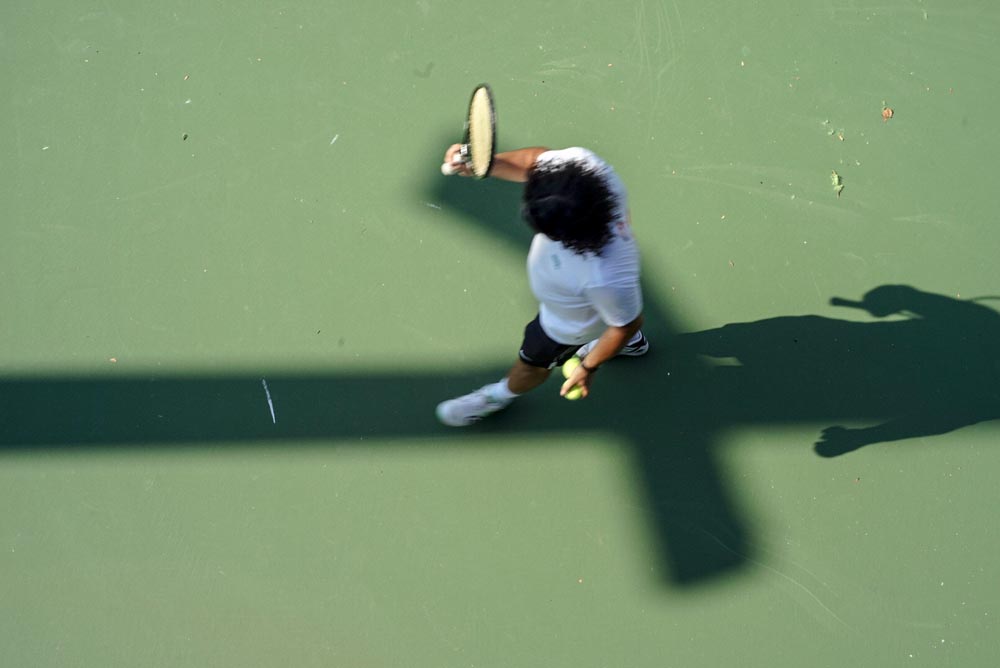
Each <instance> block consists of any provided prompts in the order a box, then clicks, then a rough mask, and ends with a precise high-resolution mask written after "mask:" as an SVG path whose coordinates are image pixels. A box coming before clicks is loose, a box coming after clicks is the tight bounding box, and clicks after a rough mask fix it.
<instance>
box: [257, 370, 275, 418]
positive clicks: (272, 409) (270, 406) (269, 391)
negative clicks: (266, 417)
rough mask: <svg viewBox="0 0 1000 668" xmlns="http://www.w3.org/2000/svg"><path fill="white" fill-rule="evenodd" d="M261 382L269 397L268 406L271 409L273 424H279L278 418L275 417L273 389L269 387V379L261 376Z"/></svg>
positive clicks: (266, 395) (265, 394)
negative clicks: (272, 399)
mask: <svg viewBox="0 0 1000 668" xmlns="http://www.w3.org/2000/svg"><path fill="white" fill-rule="evenodd" d="M260 384H261V385H263V386H264V396H265V397H267V407H268V409H269V410H270V411H271V422H272V423H273V424H278V419H277V418H276V417H274V402H273V401H271V390H269V389H267V381H266V380H265V379H263V378H261V379H260Z"/></svg>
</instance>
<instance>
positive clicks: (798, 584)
mask: <svg viewBox="0 0 1000 668" xmlns="http://www.w3.org/2000/svg"><path fill="white" fill-rule="evenodd" d="M699 531H700V532H701V533H703V534H705V535H706V536H708V537H709V538H711V539H712V540H713V541H715V542H716V543H718V544H719V545H720V546H721V547H722V548H723V549H724V550H726V551H728V552H731V553H733V554H735V555H736V556H738V557H740V558H741V559H745V560H746V561H747V562H748V563H751V564H755V565H757V566H760V567H761V568H763V569H765V570H768V571H770V572H771V573H774V574H775V575H777V576H778V577H781V578H784V579H785V580H787V581H788V582H790V583H792V584H793V585H795V586H796V587H798V588H799V589H801V590H802V591H804V592H805V593H806V594H808V595H809V598H811V599H812V600H813V601H815V602H816V605H818V606H819V607H820V608H822V609H823V610H825V611H826V612H827V614H829V615H830V616H831V617H833V618H834V619H835V620H837V621H838V622H840V623H841V625H843V626H844V627H845V628H847V629H850V630H851V631H856V630H857V629H855V628H854V627H853V626H851V625H850V624H848V623H847V622H845V621H844V620H843V619H842V618H841V617H840V615H838V614H837V613H836V612H834V611H833V610H831V609H830V608H829V606H827V605H826V604H825V603H823V601H822V600H821V599H820V598H819V596H817V595H816V594H814V593H813V591H812V590H811V589H809V587H807V586H805V585H804V584H802V583H801V582H799V581H798V580H796V579H795V578H793V577H792V576H790V575H788V574H787V573H784V572H782V571H780V570H778V569H777V568H774V567H773V566H769V565H768V564H765V563H764V562H762V561H758V560H756V559H754V558H753V557H751V556H750V555H748V554H743V553H742V552H739V551H737V550H734V549H733V548H731V547H729V546H728V545H726V544H725V543H724V542H723V541H721V540H720V539H719V538H718V537H717V536H715V535H714V534H712V533H711V532H709V531H706V530H705V529H699ZM802 570H804V571H805V572H806V573H809V574H810V575H811V576H812V577H816V576H815V575H814V574H813V573H810V572H809V571H808V570H806V569H804V568H803V569H802Z"/></svg>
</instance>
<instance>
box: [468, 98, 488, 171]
mask: <svg viewBox="0 0 1000 668" xmlns="http://www.w3.org/2000/svg"><path fill="white" fill-rule="evenodd" d="M493 141H494V114H493V104H492V102H491V100H490V93H489V91H488V90H487V89H486V88H485V87H483V88H479V89H477V90H476V92H475V94H474V95H473V96H472V102H471V104H470V105H469V160H470V166H471V168H472V172H473V173H474V174H475V175H476V176H478V177H480V178H482V177H484V176H486V174H487V173H488V172H489V170H490V166H491V164H492V162H493Z"/></svg>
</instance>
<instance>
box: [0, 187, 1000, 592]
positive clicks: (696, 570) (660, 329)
mask: <svg viewBox="0 0 1000 668" xmlns="http://www.w3.org/2000/svg"><path fill="white" fill-rule="evenodd" d="M469 185H470V184H468V183H462V182H458V181H457V180H448V181H444V182H443V183H442V184H440V185H437V186H435V188H436V190H435V192H433V193H432V194H431V195H430V196H432V197H434V198H435V199H434V201H440V202H445V203H447V205H448V206H449V207H450V208H454V209H457V210H459V211H466V212H468V213H469V214H470V216H472V217H473V218H475V219H476V220H477V224H482V225H486V226H489V229H493V230H495V231H496V233H497V234H498V236H499V237H500V238H502V239H504V240H507V241H511V242H513V243H517V244H518V245H519V246H524V247H526V244H527V239H528V237H529V233H528V232H527V230H525V229H522V228H521V227H520V226H519V225H518V224H517V223H516V215H515V214H514V213H512V212H516V210H517V196H518V191H517V190H516V189H512V188H509V187H507V186H508V185H509V184H489V183H484V184H479V187H477V188H470V187H469ZM640 232H641V230H640ZM644 259H645V262H646V263H647V266H648V265H650V264H651V263H655V262H656V258H651V257H646V258H644ZM518 269H519V268H518ZM512 271H517V269H512ZM522 280H523V279H522ZM651 294H655V291H649V290H647V295H651ZM833 303H834V304H836V305H840V306H845V307H853V308H858V309H863V310H865V311H868V312H869V313H870V314H871V315H873V316H877V317H880V318H881V317H886V316H890V315H893V314H896V315H897V317H896V318H893V319H890V320H885V321H881V320H880V321H875V322H856V321H849V320H839V319H833V318H825V317H819V316H788V317H777V318H772V319H768V320H762V321H759V322H752V323H740V324H731V325H726V326H725V327H721V328H719V329H714V330H709V331H703V332H694V333H682V332H681V329H680V328H679V327H678V326H676V325H675V324H674V323H673V322H672V321H671V318H670V316H669V313H668V311H667V309H666V308H665V307H664V306H663V304H660V303H657V302H656V301H655V300H650V301H648V302H647V309H646V317H647V325H646V327H645V330H646V331H647V333H648V335H649V336H650V338H651V341H652V342H653V345H654V351H653V352H651V353H650V354H649V355H648V356H647V357H645V358H642V359H635V360H633V359H621V360H615V361H614V362H613V363H611V364H609V365H608V366H607V369H606V370H605V371H602V374H601V378H600V381H599V385H598V386H596V390H595V394H594V397H593V398H591V399H587V400H586V401H582V402H573V403H571V402H566V401H563V400H561V399H559V398H558V397H557V396H556V394H555V390H554V388H551V391H548V392H546V391H544V390H543V391H542V392H540V393H538V394H537V396H531V397H526V398H524V399H521V400H519V401H518V402H517V403H516V404H515V405H514V406H512V407H511V408H510V409H508V411H506V412H504V413H500V414H497V415H495V416H492V417H491V418H490V419H489V420H487V421H484V422H483V423H481V424H480V425H477V426H475V427H472V428H470V429H467V430H463V431H461V432H456V431H455V430H452V429H449V428H446V427H442V426H441V425H439V424H438V423H437V422H436V420H435V418H434V415H433V408H434V405H435V404H436V403H437V402H438V401H439V400H441V399H443V398H448V397H451V396H454V395H456V394H460V393H464V392H466V391H468V390H469V389H471V388H474V387H477V386H478V384H481V383H483V382H488V381H492V380H495V379H496V378H498V377H499V376H500V375H501V374H502V373H503V371H505V368H501V367H495V368H481V369H460V370H454V371H447V372H441V373H431V374H420V373H413V374H383V373H353V374H352V373H344V374H333V375H313V376H310V375H306V374H297V375H293V374H286V375H270V376H268V378H267V382H268V385H269V388H270V391H271V393H272V394H273V395H274V400H275V404H276V405H277V407H278V415H279V419H278V421H277V423H276V424H275V423H272V420H271V417H270V415H269V414H268V412H267V410H266V407H265V404H264V392H263V388H262V385H261V379H260V378H259V377H252V376H249V375H237V374H234V375H225V376H199V375H189V376H180V375H173V376H171V375H162V376H161V375H157V376H155V377H129V378H110V377H45V378H35V377H22V378H4V379H0V407H2V416H0V449H2V451H0V455H2V454H3V453H11V452H18V451H20V452H24V451H31V450H36V449H40V448H56V447H58V448H82V447H107V446H125V445H128V446H141V445H144V444H158V445H159V444H193V443H205V442H213V443H219V444H224V443H239V444H245V443H247V442H268V441H275V440H295V439H299V440H303V439H322V440H324V441H334V442H336V443H337V444H338V447H359V446H360V447H366V444H367V443H370V442H371V441H372V440H374V439H380V440H381V439H397V438H413V439H419V442H420V446H419V447H447V446H448V445H449V444H450V443H455V442H457V440H456V435H457V434H459V433H460V435H461V438H462V439H467V438H469V437H470V434H473V435H474V434H476V433H488V434H498V433H499V434H504V435H506V436H508V437H510V438H516V437H517V435H518V434H531V435H538V434H546V433H582V432H588V431H591V432H612V433H615V434H616V435H618V436H619V437H620V438H621V439H623V440H624V441H625V442H627V443H628V447H629V448H631V451H632V455H633V461H634V466H635V474H636V479H637V481H638V483H639V484H638V486H639V487H641V489H642V490H643V493H644V495H645V498H646V501H647V505H646V508H647V513H646V514H647V516H648V520H649V524H650V526H651V528H652V532H653V534H654V535H655V536H656V538H657V542H658V544H659V546H660V555H661V560H660V563H658V564H654V565H653V566H656V567H658V570H659V572H660V573H661V574H662V575H663V577H664V579H665V581H666V582H667V583H669V584H672V585H675V586H686V585H693V584H698V583H701V582H704V581H706V580H709V579H712V578H714V577H717V576H719V575H721V574H724V573H726V572H731V571H733V570H736V569H739V568H740V567H742V566H744V565H745V564H747V563H748V562H749V560H750V559H752V556H753V555H752V554H751V547H750V545H752V541H751V540H749V536H747V535H746V532H747V529H746V525H745V523H744V521H743V519H742V517H741V512H740V509H739V508H738V507H736V505H735V504H734V503H733V500H732V498H731V496H730V493H729V491H728V485H727V482H726V480H725V477H724V475H723V473H722V468H721V467H720V466H719V465H718V462H717V458H718V456H719V454H718V452H717V449H718V448H717V441H718V438H719V434H720V433H722V432H723V431H726V430H730V429H735V428H740V427H747V426H760V425H765V426H766V425H784V424H789V423H805V424H812V423H816V424H819V425H822V424H824V423H828V422H830V421H841V420H844V421H848V420H849V421H874V422H877V424H876V426H871V427H866V428H862V429H845V428H841V427H837V426H832V427H829V428H827V429H825V430H824V431H823V432H822V434H821V436H820V437H819V440H818V443H817V444H816V445H815V447H816V449H817V452H818V453H819V454H820V455H823V456H835V455H838V454H843V453H845V452H848V451H850V450H854V449H857V448H858V447H861V446H863V445H868V444H872V443H878V442H884V441H892V440H899V439H904V438H910V437H914V436H926V435H933V434H940V433H944V432H947V431H950V430H953V429H957V428H959V427H961V426H964V425H969V424H973V423H977V422H981V421H984V420H992V419H996V418H997V417H1000V389H998V382H997V381H998V377H1000V316H998V314H997V313H996V312H995V311H993V310H992V309H990V308H988V307H986V306H984V305H983V304H982V303H980V302H976V301H968V300H960V299H952V298H949V297H945V296H942V295H937V294H932V293H928V292H922V291H919V290H916V289H914V288H911V287H906V286H882V287H879V288H876V289H874V290H872V291H871V292H869V293H868V294H867V295H865V296H864V297H863V298H862V299H861V300H860V301H857V302H854V301H849V300H845V299H834V300H833ZM532 315H533V314H525V317H526V319H527V318H530V317H531V316H532ZM899 315H901V316H902V318H901V319H900V318H899V317H898V316H899ZM521 324H522V323H515V324H514V325H513V326H512V331H513V332H517V331H518V330H519V328H520V326H521ZM516 343H517V341H516V340H512V348H514V347H516ZM713 360H714V361H713ZM720 361H721V362H722V363H719V362H720ZM366 439H368V440H367V441H366ZM803 445H804V446H806V447H808V445H810V444H803Z"/></svg>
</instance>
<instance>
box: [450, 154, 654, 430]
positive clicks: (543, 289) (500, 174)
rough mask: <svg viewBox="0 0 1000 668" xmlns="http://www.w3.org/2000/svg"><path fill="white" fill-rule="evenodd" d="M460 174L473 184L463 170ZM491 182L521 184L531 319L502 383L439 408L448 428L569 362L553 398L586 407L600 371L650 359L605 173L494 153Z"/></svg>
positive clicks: (631, 266) (595, 165)
mask: <svg viewBox="0 0 1000 668" xmlns="http://www.w3.org/2000/svg"><path fill="white" fill-rule="evenodd" d="M459 150H460V146H459V145H458V144H455V145H453V146H451V147H449V148H448V150H447V151H446V152H445V156H444V161H445V163H448V164H452V163H454V162H456V161H457V159H456V153H457V152H458V151H459ZM457 172H458V173H459V174H462V175H464V176H469V175H470V172H469V171H468V169H467V168H465V167H463V166H458V168H457ZM490 175H491V176H493V177H495V178H499V179H504V180H507V181H516V182H522V183H524V184H525V186H524V196H523V199H522V206H521V215H522V217H523V218H524V220H525V222H527V223H528V225H529V226H531V228H532V229H533V230H534V231H535V232H536V234H535V236H534V239H533V240H532V242H531V249H530V251H529V252H528V280H529V283H530V284H531V290H532V292H533V293H534V295H535V297H536V298H537V299H538V303H539V306H538V315H537V316H536V317H535V319H534V320H532V321H531V322H530V323H528V325H527V326H526V327H525V329H524V339H523V341H522V343H521V350H520V352H519V354H518V359H517V361H516V362H514V366H513V367H511V369H510V371H509V372H508V373H507V375H506V376H505V377H504V378H503V379H501V380H500V381H499V382H496V383H493V384H490V385H486V386H484V387H481V388H480V389H478V390H476V391H475V392H472V393H470V394H466V395H464V396H461V397H458V398H456V399H451V400H449V401H445V402H442V403H441V404H439V405H438V407H437V416H438V419H439V420H441V422H443V423H444V424H446V425H450V426H453V427H463V426H467V425H470V424H472V423H474V422H476V421H478V420H480V419H482V418H484V417H486V416H487V415H490V414H491V413H495V412H496V411H499V410H501V409H503V408H506V407H507V406H508V405H510V403H511V402H512V401H513V400H514V399H516V398H517V397H519V396H520V395H522V394H525V393H526V392H529V391H531V390H533V389H535V388H536V387H538V386H539V385H541V384H542V383H544V382H545V380H546V379H547V378H548V377H549V374H551V373H552V369H554V368H556V367H558V366H561V365H562V364H563V363H564V362H566V361H567V360H568V359H570V358H571V357H573V355H577V356H578V357H580V359H581V364H580V365H579V366H577V367H576V369H575V370H574V371H573V373H572V374H571V375H570V376H569V378H567V379H566V382H565V383H563V385H562V388H561V389H560V394H561V395H565V394H566V393H567V392H568V391H570V390H571V389H573V388H574V387H579V388H580V389H581V391H582V393H583V396H584V397H586V396H587V394H588V393H589V392H590V386H591V383H592V381H593V378H594V375H595V374H596V373H597V370H598V369H600V367H601V365H602V364H604V362H606V361H608V360H609V359H611V358H612V357H615V356H616V355H629V356H633V357H636V356H639V355H644V354H645V353H646V351H648V350H649V342H648V341H647V340H646V337H645V336H643V334H642V331H641V330H640V329H639V328H640V326H641V325H642V291H641V289H640V285H639V250H638V247H637V246H636V242H635V239H634V238H633V236H632V231H631V228H630V225H629V213H628V207H627V203H626V195H625V187H624V185H623V184H622V182H621V180H620V179H619V178H618V176H617V174H615V172H614V170H613V169H612V168H611V166H610V165H608V164H607V163H606V162H604V161H603V160H602V159H601V158H599V157H598V156H597V155H595V154H594V153H593V152H591V151H589V150H587V149H584V148H567V149H563V150H555V151H553V150H549V149H546V148H537V147H536V148H522V149H518V150H516V151H509V152H506V153H498V154H497V155H496V157H495V159H494V163H493V169H492V171H491V172H490Z"/></svg>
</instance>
